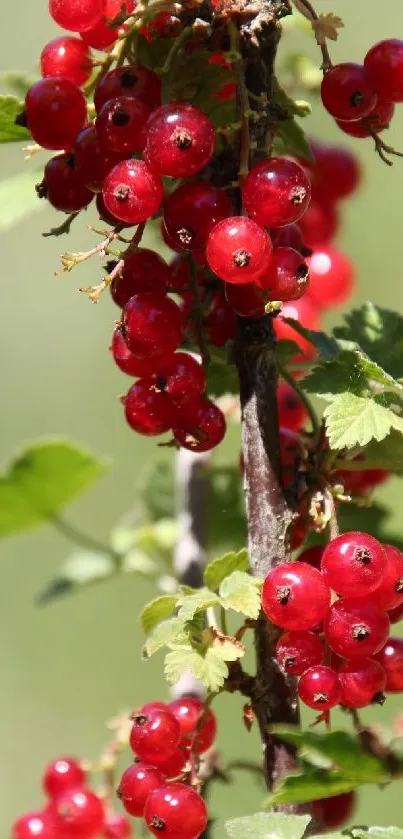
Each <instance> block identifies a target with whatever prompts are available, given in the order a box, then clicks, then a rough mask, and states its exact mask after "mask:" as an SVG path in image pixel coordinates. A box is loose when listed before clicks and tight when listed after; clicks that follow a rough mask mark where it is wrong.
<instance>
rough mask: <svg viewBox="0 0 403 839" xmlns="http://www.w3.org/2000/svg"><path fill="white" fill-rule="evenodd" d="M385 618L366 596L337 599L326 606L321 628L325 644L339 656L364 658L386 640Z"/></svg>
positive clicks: (386, 622) (387, 632) (387, 628)
mask: <svg viewBox="0 0 403 839" xmlns="http://www.w3.org/2000/svg"><path fill="white" fill-rule="evenodd" d="M389 626H390V624H389V618H388V616H387V614H386V612H383V611H382V609H379V608H378V607H377V606H375V605H373V604H372V603H368V602H367V600H366V598H357V599H356V598H347V599H346V600H337V601H336V602H335V603H333V605H332V606H331V607H330V609H329V611H328V613H327V615H326V617H325V620H324V623H323V629H324V633H325V638H326V641H327V643H328V644H329V647H330V648H331V649H332V650H333V652H335V653H336V655H339V656H341V657H342V658H351V659H353V658H366V657H367V656H372V655H374V653H377V652H378V651H379V650H380V649H381V647H383V645H384V644H385V643H386V641H387V638H388V634H389Z"/></svg>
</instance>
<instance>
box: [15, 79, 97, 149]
mask: <svg viewBox="0 0 403 839" xmlns="http://www.w3.org/2000/svg"><path fill="white" fill-rule="evenodd" d="M25 114H26V119H27V123H28V128H29V130H30V132H31V134H32V137H33V139H34V140H35V142H36V143H38V144H39V145H40V146H43V148H44V149H53V150H57V149H68V148H70V146H71V145H72V143H73V142H74V140H75V138H76V136H77V134H78V132H79V131H81V129H82V128H83V126H84V124H85V122H86V119H87V104H86V100H85V96H84V94H83V92H82V90H80V88H79V87H77V85H75V84H73V82H70V81H69V80H68V79H40V81H39V82H35V84H33V85H32V87H31V88H30V89H29V91H28V93H27V95H26V97H25Z"/></svg>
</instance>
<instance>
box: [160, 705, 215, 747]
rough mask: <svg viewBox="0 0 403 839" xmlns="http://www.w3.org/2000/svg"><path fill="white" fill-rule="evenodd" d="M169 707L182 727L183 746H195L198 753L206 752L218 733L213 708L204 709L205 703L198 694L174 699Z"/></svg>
mask: <svg viewBox="0 0 403 839" xmlns="http://www.w3.org/2000/svg"><path fill="white" fill-rule="evenodd" d="M169 707H170V709H171V711H172V713H173V714H174V715H175V717H176V719H177V720H178V722H179V725H180V728H181V746H182V747H183V748H186V749H190V748H191V746H193V747H194V749H195V751H196V752H197V753H198V754H203V752H206V751H207V749H209V748H210V746H212V745H213V743H214V740H215V738H216V733H217V722H216V718H215V714H214V713H213V711H212V710H211V708H206V710H204V703H203V702H202V701H201V700H200V699H197V697H196V696H183V697H181V698H180V699H174V701H173V702H171V703H170V706H169ZM202 715H203V722H202V723H201V725H200V727H199V728H198V731H197V736H195V731H196V727H197V724H198V722H199V720H200V719H201V717H202Z"/></svg>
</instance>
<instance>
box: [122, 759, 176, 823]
mask: <svg viewBox="0 0 403 839" xmlns="http://www.w3.org/2000/svg"><path fill="white" fill-rule="evenodd" d="M164 781H165V775H164V773H163V772H162V770H161V769H158V768H157V767H156V766H149V765H148V764H147V763H141V762H139V763H133V764H132V765H131V766H129V768H128V769H126V770H125V772H123V775H122V777H121V779H120V783H119V787H118V790H117V794H118V796H119V798H120V800H121V802H122V804H123V807H124V808H125V810H126V811H127V812H128V813H130V815H131V816H142V815H143V813H144V807H145V806H146V801H147V798H148V796H149V795H150V793H152V792H153V790H155V789H158V788H159V787H162V785H163V783H164Z"/></svg>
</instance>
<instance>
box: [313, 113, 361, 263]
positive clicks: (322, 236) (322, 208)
mask: <svg viewBox="0 0 403 839" xmlns="http://www.w3.org/2000/svg"><path fill="white" fill-rule="evenodd" d="M350 124H351V125H353V123H350ZM354 125H358V123H354ZM299 226H300V228H301V233H302V236H303V238H304V242H305V244H306V245H307V246H308V248H317V247H319V248H320V247H322V246H323V245H325V244H326V243H327V242H330V241H331V240H332V239H334V237H335V236H336V233H337V231H338V229H339V227H340V217H339V211H338V209H337V206H336V205H335V204H330V203H329V201H323V200H322V201H317V200H316V199H315V198H313V199H312V201H311V203H310V205H309V207H308V209H307V211H306V213H305V215H304V216H303V217H302V218H301V219H300V220H299Z"/></svg>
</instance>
